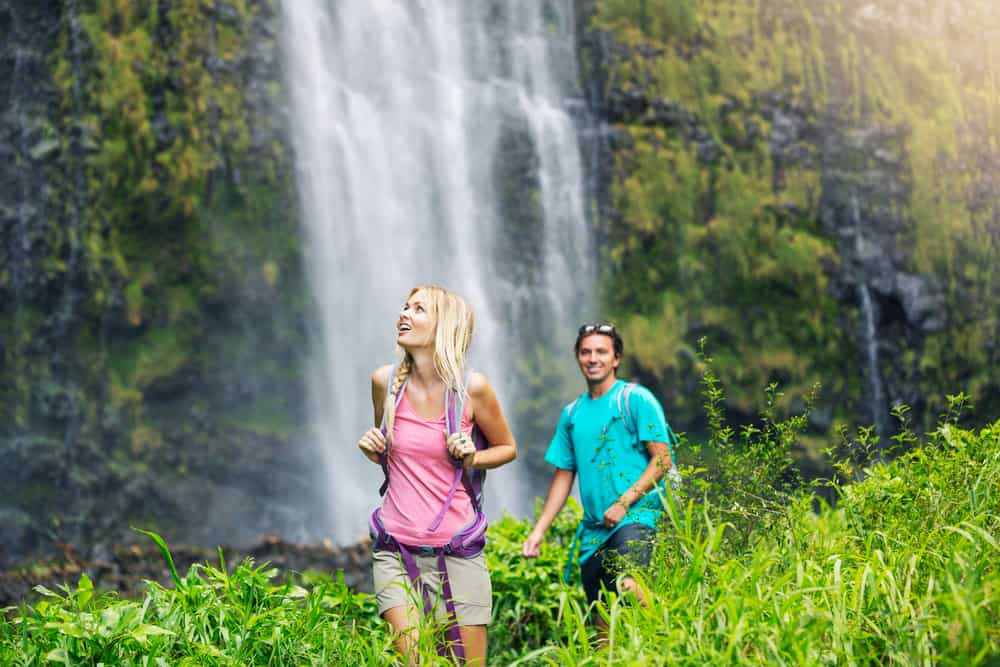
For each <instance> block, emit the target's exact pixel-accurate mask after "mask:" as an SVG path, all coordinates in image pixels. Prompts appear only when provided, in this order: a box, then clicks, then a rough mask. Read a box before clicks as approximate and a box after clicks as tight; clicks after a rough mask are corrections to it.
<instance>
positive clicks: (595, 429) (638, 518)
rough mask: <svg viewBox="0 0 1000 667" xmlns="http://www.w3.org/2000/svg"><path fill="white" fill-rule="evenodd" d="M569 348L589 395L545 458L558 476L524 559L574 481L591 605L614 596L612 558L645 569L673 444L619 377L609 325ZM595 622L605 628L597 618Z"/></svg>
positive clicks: (625, 583) (588, 327)
mask: <svg viewBox="0 0 1000 667" xmlns="http://www.w3.org/2000/svg"><path fill="white" fill-rule="evenodd" d="M574 349H575V350H576V360H577V363H578V364H579V365H580V371H581V372H582V373H583V377H584V378H585V379H586V381H587V391H586V392H584V393H583V394H582V395H581V396H580V397H579V398H577V399H576V400H575V401H573V402H572V403H570V404H569V405H567V406H566V407H565V408H563V411H562V414H561V416H560V418H559V424H558V426H557V427H556V432H555V435H554V436H553V438H552V442H551V443H549V448H548V451H547V452H546V454H545V460H546V461H547V462H549V463H550V464H552V465H553V466H555V468H556V470H555V473H554V474H553V476H552V482H551V484H550V485H549V492H548V495H547V496H546V498H545V505H544V506H543V508H542V514H541V516H540V517H539V518H538V523H536V524H535V527H534V529H533V530H532V531H531V534H530V535H529V536H528V538H527V539H526V540H525V541H524V545H523V547H522V553H523V555H524V556H525V557H527V558H534V557H537V556H538V551H539V547H540V546H541V543H542V540H543V539H544V538H545V532H546V531H547V530H548V529H549V526H551V525H552V522H553V521H554V520H555V518H556V516H557V515H558V514H559V512H560V510H562V508H563V505H565V503H566V499H567V498H568V497H569V494H570V490H571V489H572V487H573V480H574V478H575V477H576V475H577V474H579V475H580V499H581V501H582V504H583V520H582V521H581V522H580V526H579V528H578V530H577V534H576V539H575V540H574V544H575V543H577V542H579V544H580V555H579V563H580V573H581V576H582V579H583V587H584V591H585V592H586V594H587V602H588V603H593V602H594V601H595V600H596V599H597V598H598V595H599V594H600V592H601V589H602V587H603V588H605V589H608V590H615V580H616V574H617V573H616V572H615V568H614V565H615V561H616V560H617V558H616V557H614V556H612V555H611V554H614V553H617V554H622V555H626V554H627V555H628V557H629V558H630V559H631V560H632V561H633V562H637V563H639V564H642V565H646V564H648V563H649V558H650V554H651V551H652V541H653V537H654V536H655V532H656V531H655V528H656V524H657V521H658V519H659V517H660V514H661V513H662V511H663V505H662V502H661V501H660V496H659V493H658V491H657V487H658V486H659V483H660V480H661V479H662V478H663V475H664V474H665V473H666V472H667V471H668V470H669V469H670V468H671V466H672V457H671V451H670V445H671V444H673V443H675V442H676V441H677V439H676V436H675V435H674V434H673V431H671V430H670V427H669V426H668V425H667V420H666V418H665V417H664V415H663V408H662V407H661V406H660V403H659V401H657V400H656V398H655V397H654V396H653V395H652V394H651V393H650V392H649V391H648V390H646V389H645V388H643V387H640V386H637V385H634V384H633V385H629V384H627V383H626V382H624V381H622V380H619V379H618V378H617V376H616V371H617V369H618V365H619V364H620V363H621V358H622V353H623V352H624V344H623V342H622V339H621V336H619V335H618V331H617V330H616V329H615V327H614V325H613V324H585V325H583V326H582V327H580V330H579V332H578V333H577V337H576V343H575V345H574ZM674 475H676V473H674ZM570 557H572V549H571V554H570ZM568 568H569V565H567V573H568V572H569V569H568ZM621 586H622V589H623V590H622V592H630V593H632V594H634V595H635V596H636V597H637V598H638V600H639V602H640V604H645V599H644V596H643V593H642V591H641V590H639V587H638V586H637V585H636V582H635V580H634V579H632V578H631V577H627V576H626V577H624V578H623V579H622V582H621ZM595 621H596V622H597V624H598V626H599V627H602V628H603V626H604V622H603V620H602V619H601V618H600V616H596V617H595Z"/></svg>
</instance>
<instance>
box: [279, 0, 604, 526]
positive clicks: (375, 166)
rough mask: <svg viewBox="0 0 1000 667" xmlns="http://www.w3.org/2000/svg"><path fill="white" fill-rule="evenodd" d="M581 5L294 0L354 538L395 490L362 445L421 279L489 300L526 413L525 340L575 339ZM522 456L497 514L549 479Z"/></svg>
mask: <svg viewBox="0 0 1000 667" xmlns="http://www.w3.org/2000/svg"><path fill="white" fill-rule="evenodd" d="M572 6H573V3H572V1H571V0H558V1H550V2H536V1H534V0H517V1H515V0H494V1H492V2H485V1H479V2H473V1H470V0H396V1H392V2H389V1H376V0H338V1H336V2H334V1H333V0H326V1H324V0H285V2H284V3H283V8H282V11H283V19H284V35H283V38H284V53H285V62H286V69H287V78H288V84H289V87H290V90H291V104H292V108H293V112H294V114H293V144H294V148H295V153H296V160H297V167H298V169H297V174H298V176H297V177H298V185H299V193H300V201H301V205H302V212H303V216H304V225H305V231H306V234H305V235H306V243H307V244H308V247H307V254H308V261H309V269H310V273H311V280H312V285H313V292H314V295H315V299H316V306H317V311H318V323H317V332H316V334H317V335H316V338H317V341H316V347H317V363H316V366H315V373H314V377H313V392H312V396H313V406H312V414H313V417H314V421H315V432H316V438H317V441H318V443H319V446H320V449H321V451H322V452H323V456H322V458H323V460H324V461H325V462H326V471H325V478H326V479H327V480H328V481H327V484H328V487H329V490H330V494H329V496H330V502H329V512H328V515H329V521H330V525H329V527H328V530H329V531H330V532H331V533H332V534H333V535H334V537H335V539H336V540H337V541H339V542H348V541H352V540H355V539H357V538H358V537H359V535H361V534H363V532H364V530H365V521H366V516H367V514H366V510H368V509H370V508H371V507H372V506H373V505H374V504H375V502H376V501H377V488H378V486H379V482H380V480H381V471H380V469H379V468H378V466H375V465H372V464H371V463H369V462H368V461H367V460H365V459H364V458H363V457H362V455H361V454H360V452H358V450H357V449H356V447H355V443H356V441H357V439H358V437H359V435H360V434H361V432H362V431H363V430H364V429H366V428H368V427H369V426H370V425H371V419H372V417H371V415H372V406H371V398H370V393H369V386H370V374H371V371H372V369H374V368H375V367H377V366H379V365H381V364H384V363H388V362H390V361H392V360H393V348H394V340H395V322H396V316H397V313H398V310H399V307H400V305H401V304H402V301H403V300H404V298H405V296H406V293H407V290H408V289H409V288H410V287H411V286H413V285H418V284H425V283H438V284H441V285H444V286H446V287H449V288H452V289H454V290H455V291H457V292H459V293H460V294H462V295H463V296H464V297H465V298H466V299H467V300H468V301H469V302H470V303H471V304H472V306H473V308H474V310H475V311H476V334H475V340H474V343H473V350H472V351H471V356H472V359H471V366H472V367H474V368H476V369H480V370H482V371H483V372H485V373H486V374H487V376H488V377H489V378H490V379H491V381H492V382H493V384H494V386H495V387H496V388H497V393H498V395H499V397H500V400H501V404H502V405H503V406H504V408H505V411H506V412H507V413H508V417H511V416H513V413H514V408H515V405H516V402H517V401H518V400H519V399H521V398H523V397H522V396H520V395H519V392H518V391H517V390H516V388H515V387H514V386H513V382H514V379H515V373H516V367H517V363H518V359H519V357H520V355H521V353H522V352H523V351H524V350H525V349H526V348H528V347H529V346H530V345H531V344H533V341H534V342H537V343H538V344H542V345H546V344H547V345H550V346H551V345H552V344H553V343H552V341H553V340H557V346H556V349H558V350H559V352H558V354H560V355H564V356H565V355H566V350H565V348H566V347H567V345H568V344H569V342H568V341H566V340H565V338H566V337H567V336H571V335H572V329H571V327H572V322H574V321H575V318H576V317H578V316H579V313H580V312H581V310H582V308H584V307H585V305H584V304H585V303H586V301H587V298H586V295H587V294H588V293H589V292H590V291H591V289H590V288H591V286H592V283H593V272H594V269H593V262H591V261H590V254H591V240H590V237H589V233H588V225H587V221H586V216H585V213H584V194H583V179H584V177H583V168H582V165H581V159H580V147H579V145H578V141H577V136H578V134H577V128H576V126H575V124H574V120H573V118H571V117H570V115H569V114H568V113H567V111H566V106H567V105H566V101H567V100H568V99H570V98H572V97H574V96H577V95H578V94H579V93H578V91H577V90H576V85H577V79H576V71H575V47H574V44H573V24H574V20H573V13H572ZM556 332H562V337H561V339H557V337H556ZM523 336H529V337H530V336H533V337H534V339H533V341H529V340H525V339H524V338H523ZM571 340H572V338H570V341H571ZM569 362H570V363H571V362H572V360H571V358H570V359H569ZM555 417H556V415H553V417H552V418H553V420H554V419H555ZM514 426H515V433H517V428H516V423H515V424H514ZM517 471H518V464H516V463H515V464H514V465H512V466H507V467H506V468H504V469H500V470H498V471H496V473H491V479H490V482H489V484H487V492H488V502H489V507H490V511H491V513H496V512H497V510H499V509H508V510H511V511H514V512H518V513H523V512H524V511H526V510H527V508H528V506H529V505H528V503H530V502H531V499H532V496H533V495H534V493H535V491H536V490H534V489H532V490H531V492H530V493H529V492H528V491H527V490H524V489H521V488H520V482H519V477H520V475H519V474H518V472H517Z"/></svg>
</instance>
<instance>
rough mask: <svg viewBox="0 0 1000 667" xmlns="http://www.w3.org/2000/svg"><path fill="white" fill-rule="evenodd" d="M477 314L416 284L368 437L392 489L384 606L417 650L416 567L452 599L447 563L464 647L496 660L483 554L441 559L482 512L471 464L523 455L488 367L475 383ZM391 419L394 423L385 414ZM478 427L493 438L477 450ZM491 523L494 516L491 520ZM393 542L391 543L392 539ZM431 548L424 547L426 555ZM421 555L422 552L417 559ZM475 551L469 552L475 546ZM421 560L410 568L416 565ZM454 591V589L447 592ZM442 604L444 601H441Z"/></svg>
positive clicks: (471, 660) (379, 380)
mask: <svg viewBox="0 0 1000 667" xmlns="http://www.w3.org/2000/svg"><path fill="white" fill-rule="evenodd" d="M472 329H473V317H472V310H471V309H470V308H469V306H468V304H466V303H465V301H464V300H463V299H462V298H461V297H459V296H458V295H456V294H454V293H452V292H450V291H448V290H446V289H444V288H441V287H436V286H424V287H416V288H414V289H412V290H410V294H409V296H408V297H407V299H406V303H404V304H403V309H402V311H401V312H400V314H399V318H398V320H397V322H396V332H397V337H396V342H397V343H398V345H399V347H400V348H401V349H402V352H403V359H402V361H401V362H400V363H399V365H398V367H396V369H395V372H393V367H392V366H383V367H382V368H379V369H377V370H376V371H375V372H374V373H373V374H372V405H373V407H374V412H375V424H377V425H378V424H384V433H386V434H389V437H388V439H387V438H386V437H385V435H384V434H383V430H382V429H380V428H372V429H369V430H368V431H367V432H366V433H365V434H364V435H362V436H361V439H360V440H359V441H358V447H359V448H360V449H361V451H362V452H364V454H365V456H367V457H368V458H369V459H370V460H371V461H372V462H373V463H382V464H383V465H384V466H385V468H386V476H387V490H386V493H385V497H384V499H383V501H382V506H381V508H379V509H378V510H376V513H375V514H374V515H373V519H374V520H375V521H376V523H377V527H378V529H379V530H380V531H381V530H384V533H387V534H388V538H387V540H386V539H379V537H378V536H376V544H375V548H376V550H375V553H374V557H373V561H374V564H373V570H374V579H375V594H376V599H377V601H378V607H379V613H380V614H381V615H382V616H383V618H385V620H386V621H388V622H389V624H390V625H391V626H392V629H393V631H394V632H396V633H398V636H399V638H398V640H397V646H398V647H399V649H400V651H401V652H402V653H403V655H404V656H409V653H410V651H411V650H412V649H413V647H414V646H415V643H416V638H415V637H414V636H413V632H412V629H413V628H414V626H415V625H416V623H417V618H418V610H417V606H416V605H415V604H414V596H413V595H411V594H410V593H409V592H408V588H410V587H411V586H412V585H411V579H413V575H414V574H415V572H414V571H412V570H413V567H412V565H410V563H409V562H407V559H409V560H410V561H415V563H416V567H417V568H419V577H420V580H421V582H422V583H426V584H427V587H428V589H433V591H431V592H432V595H433V596H434V597H435V599H437V600H440V599H441V598H442V592H441V590H440V588H441V586H440V580H441V577H440V573H439V570H440V567H439V565H440V564H446V566H447V581H448V584H450V593H451V596H450V597H451V599H452V600H453V605H454V612H455V616H456V618H457V624H458V631H459V632H458V634H459V636H460V638H461V646H460V647H456V648H457V650H456V655H458V656H459V657H461V654H462V652H463V651H464V657H465V659H466V660H467V661H468V664H478V665H483V664H485V662H486V625H487V623H489V620H490V616H491V614H492V589H491V586H490V575H489V570H487V568H486V563H485V560H484V558H483V554H482V552H481V551H480V552H479V553H478V554H476V555H474V556H471V557H460V556H453V555H448V556H446V557H442V558H441V559H440V563H439V559H438V557H437V556H438V555H440V553H441V551H442V549H443V548H444V547H445V545H448V544H449V543H450V542H451V541H452V538H453V537H454V536H455V535H456V534H459V533H461V532H462V531H463V529H464V528H466V527H467V526H469V525H470V524H473V523H474V522H475V521H476V519H477V511H478V502H476V501H475V499H474V497H473V495H474V494H473V495H470V492H469V489H468V487H466V486H465V485H464V484H457V480H458V479H459V476H461V475H465V474H467V473H466V471H462V472H461V473H458V472H456V469H457V470H462V468H463V467H464V468H466V469H469V470H472V469H479V470H484V469H489V468H496V467H498V466H501V465H503V464H505V463H508V462H510V461H512V460H514V457H515V456H516V454H517V445H516V443H515V442H514V436H513V434H512V433H511V431H510V427H509V426H508V425H507V420H506V419H505V418H504V415H503V412H502V411H501V409H500V404H499V403H498V402H497V398H496V394H495V393H494V392H493V388H492V387H491V386H490V383H489V382H488V381H487V380H486V378H485V377H484V376H483V375H482V374H481V373H470V374H469V375H468V380H467V386H465V385H466V369H465V353H466V351H467V350H468V348H469V343H470V342H471V339H472ZM449 391H451V392H453V393H452V394H450V395H451V396H457V397H461V398H464V397H466V396H467V398H466V399H465V400H464V403H463V402H462V400H461V398H459V400H458V402H457V404H459V405H464V409H463V410H462V412H463V414H462V415H461V428H460V429H457V428H453V429H452V430H453V431H456V432H454V433H452V434H451V435H448V426H447V424H448V423H449V422H448V420H447V419H446V414H445V413H446V412H447V410H448V408H449V406H451V407H454V406H455V405H456V401H455V399H454V398H452V399H450V400H449V399H448V398H446V395H449V394H448V392H449ZM383 417H384V421H383ZM473 427H476V428H477V429H478V431H479V432H480V433H481V434H482V435H483V436H484V437H485V440H486V442H487V443H488V444H489V446H488V447H487V448H485V449H478V450H477V448H476V446H475V444H474V442H473V439H472V438H471V437H470V435H471V432H472V429H473ZM483 525H484V526H485V524H483ZM387 541H388V543H389V544H390V547H385V544H386V542H387ZM421 553H422V554H429V555H419V554H421ZM413 554H417V555H416V556H415V557H414V555H413ZM466 555H468V554H466ZM408 566H409V567H410V568H411V572H410V573H409V574H408V572H407V567H408ZM447 593H448V590H447V589H446V590H445V595H444V596H443V597H448V596H447ZM438 607H439V608H440V607H441V605H438Z"/></svg>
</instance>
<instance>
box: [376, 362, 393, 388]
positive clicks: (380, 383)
mask: <svg viewBox="0 0 1000 667" xmlns="http://www.w3.org/2000/svg"><path fill="white" fill-rule="evenodd" d="M391 372H392V364H386V365H385V366H379V367H378V368H376V369H375V370H374V371H372V386H373V387H378V388H379V389H385V388H386V387H387V386H388V385H389V373H391Z"/></svg>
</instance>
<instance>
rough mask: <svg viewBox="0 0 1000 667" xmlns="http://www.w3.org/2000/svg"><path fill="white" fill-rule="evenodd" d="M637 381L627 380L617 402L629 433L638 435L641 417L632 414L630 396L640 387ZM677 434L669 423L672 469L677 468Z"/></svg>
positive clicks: (668, 446) (619, 413)
mask: <svg viewBox="0 0 1000 667" xmlns="http://www.w3.org/2000/svg"><path fill="white" fill-rule="evenodd" d="M638 386H639V385H638V383H636V382H626V383H625V386H624V387H623V388H622V390H621V391H619V392H618V396H617V397H616V399H615V404H616V407H617V409H618V415H619V416H620V417H621V418H622V421H623V422H624V423H625V428H626V429H628V432H629V435H631V436H633V437H637V436H638V434H639V418H638V417H637V416H636V415H633V414H632V408H631V405H630V400H629V399H630V398H631V397H632V392H633V391H635V389H636V387H638ZM678 442H679V441H678V439H677V435H676V434H675V433H674V430H673V429H672V428H670V425H669V424H668V425H667V438H666V443H667V450H668V451H669V452H670V469H671V470H673V471H675V474H676V470H677V458H676V457H675V456H674V445H676V444H677V443H678Z"/></svg>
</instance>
